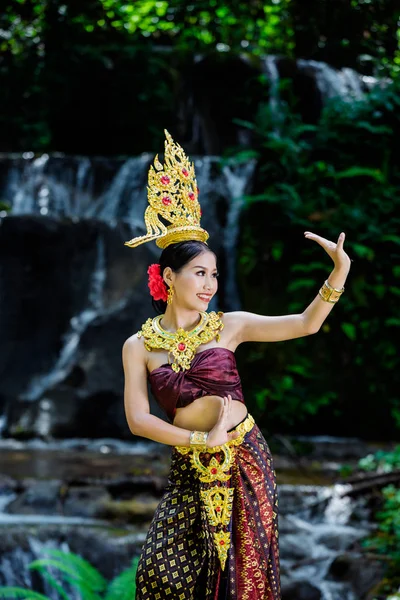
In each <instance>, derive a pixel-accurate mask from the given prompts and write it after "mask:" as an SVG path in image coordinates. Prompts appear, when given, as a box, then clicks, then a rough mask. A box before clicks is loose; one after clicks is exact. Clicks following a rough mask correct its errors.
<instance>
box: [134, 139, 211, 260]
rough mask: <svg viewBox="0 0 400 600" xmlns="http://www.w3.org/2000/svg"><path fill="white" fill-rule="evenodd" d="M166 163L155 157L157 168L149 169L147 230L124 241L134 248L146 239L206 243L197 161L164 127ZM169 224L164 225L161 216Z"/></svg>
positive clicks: (162, 244) (165, 243)
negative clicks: (194, 162) (188, 155)
mask: <svg viewBox="0 0 400 600" xmlns="http://www.w3.org/2000/svg"><path fill="white" fill-rule="evenodd" d="M164 133H165V137H166V138H167V139H166V140H165V153H164V163H165V164H164V166H163V165H162V164H161V163H160V162H159V160H158V154H157V156H156V157H155V159H154V167H155V169H154V168H153V165H151V166H150V169H149V185H148V188H147V191H148V194H147V197H148V200H149V206H148V207H147V208H146V211H145V213H144V222H145V224H146V228H147V233H146V235H141V236H139V237H136V238H133V239H132V240H129V242H125V246H129V247H130V248H135V247H136V246H139V245H140V244H144V243H145V242H150V241H152V240H156V244H157V246H158V247H159V248H166V247H167V246H169V244H174V243H176V242H182V241H184V240H200V241H202V242H205V241H206V240H207V239H208V237H209V235H208V233H207V231H206V230H205V229H202V228H201V227H200V216H201V211H200V204H199V201H198V193H199V189H198V187H197V183H196V176H195V172H194V164H193V163H190V162H189V161H188V159H187V157H186V155H185V152H184V151H183V148H182V147H181V146H180V145H179V144H176V143H175V142H174V140H173V139H172V137H171V136H170V134H169V133H168V131H167V130H166V129H164ZM160 216H161V217H163V218H164V219H165V220H166V221H168V222H169V223H170V225H167V226H166V225H164V223H162V221H161V220H160V218H159V217H160Z"/></svg>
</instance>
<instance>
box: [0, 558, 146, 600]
mask: <svg viewBox="0 0 400 600" xmlns="http://www.w3.org/2000/svg"><path fill="white" fill-rule="evenodd" d="M42 552H43V553H44V554H48V558H41V559H38V560H35V561H33V562H31V563H30V565H29V569H30V570H32V571H37V572H38V573H40V574H41V576H42V577H43V579H44V580H45V581H47V583H48V584H49V585H50V586H51V587H52V588H53V589H54V590H55V592H56V593H57V595H58V598H59V599H60V600H69V597H70V596H69V593H68V590H69V589H71V588H74V589H75V590H77V592H78V593H79V595H80V597H81V598H82V600H130V599H131V598H134V597H135V592H136V584H135V577H136V569H137V564H138V558H134V559H133V561H132V565H131V567H129V568H128V569H126V570H125V571H123V572H122V573H120V574H119V575H117V576H116V577H115V578H114V579H113V580H112V581H111V582H109V583H108V582H107V581H106V580H105V579H104V577H103V576H102V575H101V573H100V572H99V571H98V570H97V569H95V568H94V567H93V566H92V565H91V564H90V563H89V562H88V561H87V560H85V559H84V558H82V557H81V556H79V555H77V554H74V553H73V552H63V551H61V550H57V549H53V548H43V550H42ZM54 570H56V571H58V573H57V575H54V574H53V571H54ZM0 598H22V599H24V600H49V598H48V597H47V596H45V595H44V594H41V593H39V592H35V591H33V590H27V589H24V588H20V587H11V586H2V587H0Z"/></svg>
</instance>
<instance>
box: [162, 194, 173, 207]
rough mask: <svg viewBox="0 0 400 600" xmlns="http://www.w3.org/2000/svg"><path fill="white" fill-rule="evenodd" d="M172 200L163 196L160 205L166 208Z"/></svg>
mask: <svg viewBox="0 0 400 600" xmlns="http://www.w3.org/2000/svg"><path fill="white" fill-rule="evenodd" d="M171 202H172V200H171V198H170V197H169V196H164V198H163V199H162V203H163V204H165V206H168V204H171Z"/></svg>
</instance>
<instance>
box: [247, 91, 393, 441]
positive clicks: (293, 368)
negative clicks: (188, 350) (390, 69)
mask: <svg viewBox="0 0 400 600" xmlns="http://www.w3.org/2000/svg"><path fill="white" fill-rule="evenodd" d="M399 106H400V84H399V82H398V81H396V82H395V81H394V82H393V83H392V84H390V85H386V87H383V88H380V87H377V88H375V89H374V90H373V91H372V92H371V93H370V94H367V95H366V96H365V97H364V98H363V99H360V100H359V101H353V102H346V101H345V100H343V99H341V98H335V99H334V100H332V101H331V102H329V103H328V104H327V106H326V107H325V108H324V110H323V112H322V115H321V119H320V121H319V122H318V124H317V125H311V126H308V124H305V123H304V122H303V121H302V118H301V116H300V114H299V112H298V107H297V104H296V99H295V98H294V96H293V94H290V93H289V92H288V91H286V92H285V93H284V94H281V106H280V109H279V110H280V120H279V126H278V127H277V120H276V119H275V118H274V111H273V107H272V109H271V106H270V104H265V105H264V106H263V107H260V110H259V112H258V114H257V115H256V117H255V120H254V122H253V123H249V122H244V121H241V125H242V126H246V127H248V128H249V129H251V130H252V132H253V135H254V139H255V143H254V145H253V151H254V152H257V160H258V163H259V168H258V170H257V180H256V182H255V186H254V193H253V194H251V195H248V196H246V198H245V200H246V206H247V210H246V213H245V214H244V215H243V218H242V231H243V234H242V238H241V240H240V248H239V256H240V259H239V278H240V289H241V294H242V301H243V305H244V306H246V308H247V309H248V310H252V311H254V312H257V313H260V314H282V313H283V312H285V313H288V312H290V313H298V312H302V311H303V310H304V308H305V307H306V306H307V305H308V304H309V303H310V302H311V300H312V299H313V298H314V296H315V295H316V293H317V292H318V286H319V285H321V284H322V282H323V281H324V279H326V277H327V276H328V275H329V270H330V269H331V268H333V264H332V263H331V262H330V260H329V259H328V257H327V256H326V255H325V254H324V253H323V251H322V250H321V248H320V247H319V246H317V245H313V246H311V245H310V244H308V243H305V242H304V241H303V231H305V230H312V231H315V232H316V233H318V234H319V235H322V236H324V237H327V238H329V239H333V240H336V239H337V236H338V234H339V232H340V231H342V230H344V231H345V232H346V236H347V239H346V243H345V244H346V248H347V252H348V253H349V255H350V257H351V258H352V259H353V265H352V269H351V271H350V275H349V280H348V284H347V285H346V291H345V294H344V295H343V297H342V299H341V300H340V303H339V306H338V307H337V308H335V310H334V311H333V313H332V314H331V315H330V316H329V317H328V319H327V321H326V322H325V323H324V325H323V326H322V328H321V331H320V332H319V333H318V334H317V335H316V336H312V337H310V338H301V339H298V340H293V341H291V342H290V344H268V345H266V344H263V345H260V347H258V348H257V351H256V352H254V353H247V354H246V356H244V358H243V363H242V368H243V371H244V373H245V375H244V385H245V388H246V389H247V392H248V394H249V397H250V398H252V397H254V398H255V402H254V410H255V411H257V412H258V418H259V419H260V418H262V416H263V414H264V415H265V416H267V420H268V426H270V425H271V426H272V428H273V429H280V430H289V431H295V429H296V428H298V425H299V423H300V422H302V423H304V424H305V423H307V426H308V427H309V428H310V430H312V425H311V424H312V422H314V423H318V425H316V426H315V428H314V431H315V429H316V428H317V426H318V429H319V430H321V427H322V428H323V429H324V430H325V431H327V432H332V433H334V432H337V431H338V429H339V430H340V431H341V432H342V433H344V434H345V435H346V434H348V435H352V434H353V431H354V428H353V427H352V425H353V424H354V426H355V427H356V430H357V432H358V433H359V434H360V433H361V435H365V436H373V437H377V436H379V435H382V436H387V435H389V436H391V435H394V434H395V430H396V427H399V426H400V401H399V400H398V394H397V390H398V388H399V385H400V355H399V353H398V352H397V350H396V348H397V342H396V338H397V336H398V327H399V325H400V305H399V302H398V298H399V295H400V281H399V277H400V271H399V268H398V263H399V258H400V238H399V236H398V231H399V227H400V219H399V216H398V215H399V214H400V210H399V209H400V193H399V189H400V169H399V167H398V163H397V160H396V156H397V154H398V153H399V152H400V145H399V142H398V140H399V133H400V118H399V111H398V108H396V107H399ZM260 369H261V370H262V371H263V372H265V371H267V373H268V376H267V377H266V378H265V383H264V384H262V387H261V386H260V384H259V383H257V382H259V381H260V377H259V373H260ZM355 382H356V385H355ZM383 398H384V399H385V400H383ZM388 423H389V424H391V431H390V432H389V431H388V430H387V424H388Z"/></svg>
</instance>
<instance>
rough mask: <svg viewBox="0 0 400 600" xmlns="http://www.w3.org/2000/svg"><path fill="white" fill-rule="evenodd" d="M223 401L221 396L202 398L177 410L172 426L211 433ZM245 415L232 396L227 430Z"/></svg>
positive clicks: (239, 400) (240, 403)
mask: <svg viewBox="0 0 400 600" xmlns="http://www.w3.org/2000/svg"><path fill="white" fill-rule="evenodd" d="M223 402H224V399H223V398H222V397H221V396H215V395H213V396H211V395H210V396H202V397H200V398H196V400H194V401H193V402H191V404H188V405H187V406H184V407H182V408H177V409H176V413H175V417H174V421H173V424H174V425H175V426H176V427H181V428H182V429H190V430H197V431H211V429H212V428H213V427H214V425H215V424H216V423H217V421H218V418H219V415H220V412H221V408H222V406H223ZM246 414H247V408H246V405H245V404H244V402H243V401H242V400H241V399H235V398H233V396H232V408H231V413H230V415H229V418H228V421H227V429H231V428H233V427H235V426H236V425H237V424H238V423H239V422H240V421H241V420H242V419H243V418H244V417H245V416H246Z"/></svg>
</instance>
